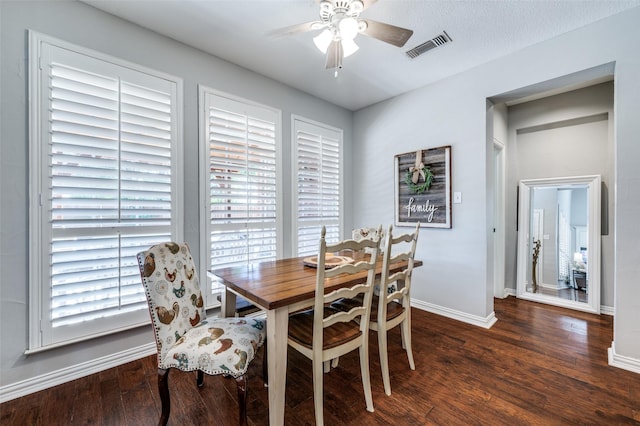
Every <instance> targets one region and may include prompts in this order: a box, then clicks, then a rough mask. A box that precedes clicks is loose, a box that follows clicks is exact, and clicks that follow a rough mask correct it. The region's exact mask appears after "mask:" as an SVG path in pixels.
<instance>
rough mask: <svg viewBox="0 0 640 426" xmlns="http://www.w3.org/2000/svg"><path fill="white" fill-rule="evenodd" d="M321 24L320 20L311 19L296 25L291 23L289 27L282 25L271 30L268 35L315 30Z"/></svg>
mask: <svg viewBox="0 0 640 426" xmlns="http://www.w3.org/2000/svg"><path fill="white" fill-rule="evenodd" d="M323 26H324V24H323V23H322V22H320V21H311V22H305V23H304V24H296V25H291V26H290V27H284V28H280V29H277V30H273V31H271V32H269V33H268V35H270V36H276V37H280V36H288V35H292V34H298V33H304V32H307V31H313V30H317V29H320V28H322V27H323Z"/></svg>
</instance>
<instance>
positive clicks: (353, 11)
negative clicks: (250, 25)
mask: <svg viewBox="0 0 640 426" xmlns="http://www.w3.org/2000/svg"><path fill="white" fill-rule="evenodd" d="M316 1H317V2H318V3H319V5H320V20H319V21H311V22H305V23H303V24H297V25H293V26H290V27H286V28H282V29H280V30H277V31H275V32H274V33H273V34H277V35H291V34H297V33H301V32H307V31H314V30H322V32H321V33H320V34H318V35H317V36H315V37H314V38H313V42H314V43H315V45H316V47H317V48H318V49H319V50H320V51H321V52H322V53H325V54H326V55H327V62H326V68H327V69H332V68H342V60H343V59H344V58H346V57H347V56H349V55H352V54H353V53H355V52H356V51H357V50H358V49H359V47H358V45H357V44H356V43H355V41H354V39H355V37H356V36H357V35H358V34H364V35H366V36H369V37H372V38H375V39H378V40H381V41H384V42H386V43H389V44H392V45H394V46H397V47H402V46H404V45H405V43H406V42H407V40H409V37H411V35H412V34H413V30H408V29H406V28H401V27H396V26H395V25H390V24H385V23H384V22H378V21H374V20H373V19H359V18H360V13H362V11H364V10H366V9H367V8H368V7H369V6H371V5H372V4H373V3H375V2H376V1H377V0H316ZM336 76H337V70H336Z"/></svg>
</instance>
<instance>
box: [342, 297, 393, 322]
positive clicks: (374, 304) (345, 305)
mask: <svg viewBox="0 0 640 426" xmlns="http://www.w3.org/2000/svg"><path fill="white" fill-rule="evenodd" d="M358 299H360V300H361V299H362V296H359V297H356V298H355V300H354V299H339V300H336V301H335V302H333V303H332V304H331V307H332V308H333V309H337V310H340V311H344V312H349V311H350V310H351V309H352V308H354V307H356V306H359V305H361V304H362V302H360V301H359V300H358ZM379 301H380V298H379V297H376V296H374V297H373V300H372V301H371V319H370V322H377V320H378V315H377V313H378V304H379ZM403 312H404V308H403V307H402V304H400V303H398V302H396V301H393V302H390V303H388V304H387V321H390V320H392V319H394V318H397V317H398V316H400V315H402V313H403Z"/></svg>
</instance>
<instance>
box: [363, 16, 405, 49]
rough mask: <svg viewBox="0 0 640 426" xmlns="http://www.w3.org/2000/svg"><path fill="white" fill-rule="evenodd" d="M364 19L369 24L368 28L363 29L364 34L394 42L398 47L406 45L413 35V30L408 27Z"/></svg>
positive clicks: (390, 42)
mask: <svg viewBox="0 0 640 426" xmlns="http://www.w3.org/2000/svg"><path fill="white" fill-rule="evenodd" d="M362 21H364V22H366V24H367V28H365V29H364V30H362V31H361V33H362V34H364V35H366V36H369V37H373V38H375V39H378V40H381V41H384V42H386V43H389V44H393V45H394V46H397V47H402V46H404V45H405V43H406V42H407V40H409V37H411V36H412V35H413V30H408V29H406V28H402V27H396V26H395V25H391V24H385V23H384V22H378V21H374V20H371V19H363V20H362Z"/></svg>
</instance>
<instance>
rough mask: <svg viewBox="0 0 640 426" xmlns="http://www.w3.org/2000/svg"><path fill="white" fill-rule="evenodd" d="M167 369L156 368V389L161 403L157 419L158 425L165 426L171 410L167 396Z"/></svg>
mask: <svg viewBox="0 0 640 426" xmlns="http://www.w3.org/2000/svg"><path fill="white" fill-rule="evenodd" d="M169 371H170V369H168V368H167V369H166V370H165V369H164V368H158V391H159V392H160V401H161V403H162V414H161V415H160V420H159V421H158V426H165V425H166V424H167V422H168V421H169V412H170V411H171V400H170V398H169Z"/></svg>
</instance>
